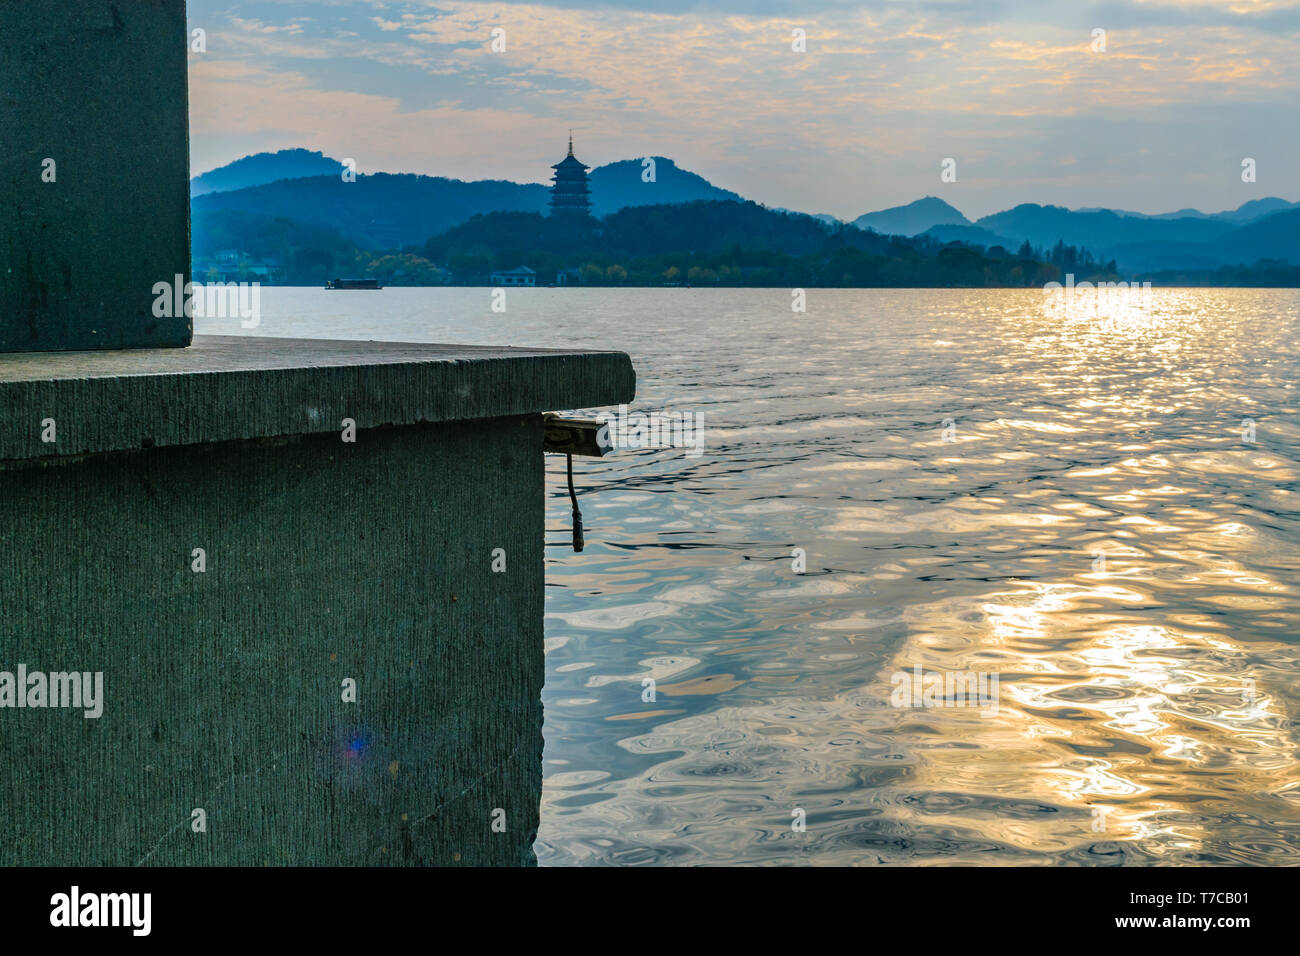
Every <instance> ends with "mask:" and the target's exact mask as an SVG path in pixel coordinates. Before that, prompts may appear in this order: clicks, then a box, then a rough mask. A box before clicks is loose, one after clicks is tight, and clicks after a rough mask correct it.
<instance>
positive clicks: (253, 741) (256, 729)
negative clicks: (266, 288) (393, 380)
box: [0, 357, 625, 865]
mask: <svg viewBox="0 0 1300 956" xmlns="http://www.w3.org/2000/svg"><path fill="white" fill-rule="evenodd" d="M624 360H625V357H624ZM588 384H590V383H588ZM251 400H252V399H251V398H250V401H251ZM177 411H178V412H179V410H177ZM540 445H541V419H540V416H538V415H531V414H530V415H522V416H515V417H508V418H493V419H487V420H481V421H475V422H454V423H444V424H437V425H433V424H427V425H414V426H407V427H390V428H374V429H370V430H362V431H361V432H360V433H359V434H358V440H357V441H356V443H355V444H348V443H344V442H343V441H341V438H340V434H339V433H338V432H332V433H326V434H320V435H313V436H307V437H302V438H297V439H277V440H268V441H237V442H223V443H216V444H205V445H194V446H184V447H174V448H154V449H151V450H147V451H133V452H112V453H108V454H97V455H92V456H89V457H71V458H60V459H55V460H52V461H51V460H46V461H40V460H27V461H11V462H9V463H7V464H5V465H4V466H3V467H0V502H3V514H4V527H3V532H2V533H3V544H2V545H0V581H2V582H3V583H4V586H3V588H0V670H4V671H11V672H12V671H14V670H15V668H16V667H17V665H18V664H19V663H23V664H26V666H27V668H28V670H29V671H44V672H50V671H70V670H77V671H91V672H93V671H102V672H103V675H104V676H103V688H104V690H103V696H104V701H103V714H102V716H101V717H99V718H98V719H87V718H85V717H84V716H83V714H82V712H81V711H80V710H66V709H64V710H56V709H40V708H27V709H0V754H3V758H4V767H3V772H0V817H2V818H3V824H2V826H3V839H0V865H12V864H58V865H99V864H118V865H122V864H126V865H130V864H136V863H141V862H143V863H145V864H172V865H176V864H243V865H263V864H270V865H281V864H395V865H411V864H457V863H459V864H520V863H526V862H530V861H531V860H532V851H531V843H532V839H533V835H534V834H535V832H536V828H537V814H538V802H539V798H540V793H541V751H542V712H541V701H540V692H541V686H542V679H543V661H542V590H543V577H542V548H543V460H542V454H541V451H540ZM195 548H203V549H205V551H206V571H205V572H203V573H196V572H195V571H194V570H192V562H193V560H194V559H193V557H192V552H193V549H195ZM496 548H501V549H503V550H504V552H505V568H506V570H505V571H504V572H500V573H498V572H494V571H493V550H494V549H496ZM345 678H353V679H355V680H356V683H357V702H356V703H345V702H344V701H343V700H342V692H341V687H342V683H341V682H342V681H343V680H344V679H345ZM196 808H203V809H204V810H205V812H206V816H207V832H205V833H195V832H193V829H192V822H191V821H192V811H193V810H194V809H196ZM497 808H500V809H502V810H504V812H505V817H504V823H505V832H494V831H493V829H492V814H493V811H494V810H495V809H497Z"/></svg>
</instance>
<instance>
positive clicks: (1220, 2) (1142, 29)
mask: <svg viewBox="0 0 1300 956" xmlns="http://www.w3.org/2000/svg"><path fill="white" fill-rule="evenodd" d="M189 18H190V27H191V31H193V30H195V29H202V30H203V31H204V34H205V37H204V40H205V45H206V50H205V51H204V52H194V51H191V54H190V108H191V118H190V126H191V168H192V170H193V172H194V174H196V175H197V174H198V173H201V172H206V171H207V170H210V169H212V168H214V167H216V166H220V165H223V164H225V163H228V162H230V161H232V160H235V159H238V158H239V157H241V156H245V155H248V154H250V153H256V152H262V151H274V150H277V149H286V148H291V147H304V148H307V149H318V150H321V151H323V152H324V153H325V154H326V155H328V156H331V157H335V158H338V159H343V158H351V159H354V160H355V161H356V164H357V168H358V169H359V170H360V171H361V172H363V173H364V172H378V171H386V172H414V173H426V174H429V175H437V176H448V177H452V178H457V179H510V180H514V181H516V182H545V181H547V180H548V178H549V176H550V172H551V171H550V168H549V167H550V165H551V164H552V163H555V162H558V161H559V160H560V159H561V158H563V156H564V153H565V150H566V147H567V136H568V131H569V129H570V128H573V130H574V140H575V152H576V154H577V155H578V157H579V158H580V159H581V160H583V162H585V163H588V164H590V165H593V166H596V165H602V164H604V163H608V162H613V161H616V160H620V159H636V158H640V157H643V156H648V155H654V156H667V157H669V158H671V159H673V160H674V161H675V162H676V163H677V164H678V165H679V166H681V167H684V168H686V169H689V170H691V171H693V172H696V173H699V174H700V175H702V176H704V177H705V178H706V179H708V180H710V181H711V182H713V183H714V184H716V185H718V186H721V187H723V188H727V189H732V190H734V191H736V192H738V193H740V194H741V195H742V196H744V197H746V198H748V199H753V200H755V201H758V202H762V203H765V204H767V205H769V206H777V207H784V208H790V209H797V210H800V211H803V212H809V213H831V214H832V215H835V216H839V217H841V218H845V219H852V218H854V217H856V216H858V215H861V214H862V213H865V212H871V211H874V210H877V209H882V208H886V207H890V206H896V205H901V204H903V203H906V202H910V201H912V200H914V199H919V198H921V197H923V196H928V195H933V196H938V197H940V198H942V199H945V200H947V201H948V202H950V203H952V204H953V205H954V206H956V207H957V208H958V209H960V210H961V211H962V212H963V213H965V214H966V215H967V216H969V217H970V218H972V219H973V218H976V217H978V216H982V215H986V214H988V213H992V212H996V211H998V210H1001V209H1006V208H1009V207H1011V206H1014V205H1017V204H1018V203H1023V202H1037V203H1044V204H1046V203H1051V204H1055V205H1061V206H1068V207H1070V208H1079V207H1094V206H1105V207H1109V208H1113V209H1124V210H1134V211H1138V212H1144V213H1160V212H1168V211H1172V210H1176V209H1181V208H1185V207H1196V208H1199V209H1202V210H1203V211H1206V212H1216V211H1219V210H1222V209H1230V208H1235V207H1236V206H1238V205H1240V204H1241V203H1242V202H1245V201H1246V200H1249V199H1257V198H1261V197H1264V196H1281V197H1283V198H1285V199H1290V200H1297V199H1300V183H1298V182H1297V179H1298V178H1300V0H1184V2H1176V3H1171V2H1156V0H1111V2H1099V3H1090V2H1066V0H1036V2H1033V0H914V2H908V0H888V2H886V0H878V2H858V3H852V2H839V0H791V2H787V3H779V2H775V0H749V2H746V0H713V2H710V0H704V2H684V0H663V2H659V3H644V2H623V3H602V2H582V0H580V2H542V3H536V2H534V3H472V2H461V0H224V2H223V0H190V2H189ZM494 29H499V30H503V31H504V41H505V44H504V45H505V49H504V50H494V49H493V48H492V47H493V36H492V33H493V30H494ZM795 30H802V31H804V34H805V35H806V49H805V50H803V51H802V52H800V51H796V50H795V49H793V48H792V47H793V46H794V45H795V40H794V33H793V31H795ZM1097 31H1104V34H1098V33H1097ZM1099 41H1104V43H1099ZM1103 45H1104V48H1101V47H1102V46H1103ZM947 159H951V160H953V161H954V164H952V165H951V166H950V167H949V168H950V169H952V170H953V171H954V172H955V176H956V179H955V181H950V182H945V181H943V177H942V171H943V168H944V161H945V160H947ZM1245 159H1253V160H1254V161H1255V175H1256V181H1255V182H1253V183H1249V182H1243V180H1242V162H1243V160H1245Z"/></svg>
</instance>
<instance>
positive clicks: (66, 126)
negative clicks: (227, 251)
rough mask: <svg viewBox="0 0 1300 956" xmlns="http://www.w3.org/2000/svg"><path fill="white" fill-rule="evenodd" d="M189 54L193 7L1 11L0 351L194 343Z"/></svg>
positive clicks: (165, 1)
mask: <svg viewBox="0 0 1300 956" xmlns="http://www.w3.org/2000/svg"><path fill="white" fill-rule="evenodd" d="M187 49H188V47H187V34H186V22H185V2H184V0H117V2H110V0H4V3H3V4H0V76H2V77H3V82H0V205H2V206H3V208H2V209H0V352H13V351H41V350H50V349H111V348H133V347H142V346H183V345H186V344H188V342H189V341H190V334H191V325H190V320H189V319H188V318H186V317H185V315H184V314H183V312H182V313H180V314H176V315H173V316H172V317H163V318H159V317H157V316H155V315H154V314H153V303H154V298H155V296H154V292H153V287H154V284H155V283H157V282H168V283H172V282H174V278H175V276H176V275H177V274H180V275H181V276H182V277H183V278H182V283H183V282H185V281H186V280H187V279H188V275H189V271H190V263H189V252H190V250H189V245H190V218H189V217H190V207H189V130H188V121H187V110H188V99H187V74H186V56H187ZM47 160H49V161H52V163H53V165H51V164H50V163H48V162H47Z"/></svg>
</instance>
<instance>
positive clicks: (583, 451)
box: [542, 412, 612, 551]
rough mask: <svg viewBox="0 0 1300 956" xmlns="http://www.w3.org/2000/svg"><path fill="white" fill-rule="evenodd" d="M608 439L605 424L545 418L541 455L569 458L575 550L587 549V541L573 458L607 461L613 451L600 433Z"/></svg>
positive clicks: (549, 414)
mask: <svg viewBox="0 0 1300 956" xmlns="http://www.w3.org/2000/svg"><path fill="white" fill-rule="evenodd" d="M602 429H604V430H605V435H606V436H608V435H609V430H608V429H607V428H605V423H604V422H592V421H585V420H583V419H581V418H561V417H560V416H559V415H557V414H555V413H554V412H547V413H546V415H545V416H543V418H542V451H544V452H545V451H549V452H555V453H556V454H560V455H564V456H566V462H565V464H566V466H567V467H566V471H567V473H568V479H569V501H570V502H572V503H573V550H574V551H581V550H582V549H583V548H584V547H586V538H585V536H584V535H583V531H582V512H581V511H579V510H578V493H577V491H575V490H574V488H573V456H574V455H586V456H587V457H589V458H604V457H605V453H606V452H608V451H611V450H612V446H611V445H609V444H602V442H601V440H600V438H601V435H600V433H601V430H602Z"/></svg>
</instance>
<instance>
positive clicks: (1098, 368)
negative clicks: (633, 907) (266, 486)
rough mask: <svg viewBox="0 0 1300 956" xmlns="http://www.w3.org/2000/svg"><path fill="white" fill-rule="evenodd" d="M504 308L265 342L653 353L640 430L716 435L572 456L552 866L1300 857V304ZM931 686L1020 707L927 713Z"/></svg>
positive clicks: (947, 706)
mask: <svg viewBox="0 0 1300 956" xmlns="http://www.w3.org/2000/svg"><path fill="white" fill-rule="evenodd" d="M1058 305H1059V304H1058ZM1094 305H1095V306H1097V307H1096V308H1094V307H1093V306H1094ZM490 306H491V300H490V292H489V290H487V289H387V290H384V291H383V292H380V293H365V292H358V293H338V292H325V291H323V290H315V289H265V290H263V292H262V309H263V317H262V323H261V326H260V327H259V328H258V329H256V330H254V332H253V334H258V335H274V336H304V337H324V338H373V339H389V340H399V341H430V342H455V343H467V344H485V345H487V344H490V345H523V346H551V347H565V348H607V349H621V350H624V351H627V352H628V353H630V354H631V356H632V359H633V362H634V364H635V366H636V369H637V373H638V377H639V382H638V387H637V400H636V402H635V404H634V406H633V410H634V411H644V412H651V411H691V412H701V413H703V416H704V419H703V421H704V426H705V432H704V451H703V454H702V455H701V456H699V457H696V458H691V457H688V456H687V455H686V454H684V453H683V452H682V451H680V450H656V451H647V450H642V451H631V450H628V451H620V452H619V453H618V454H616V455H614V456H612V457H610V458H606V459H603V460H587V459H581V460H577V461H576V462H575V470H576V473H577V483H578V486H579V493H580V501H581V504H582V508H583V515H584V518H585V523H586V527H587V541H588V544H587V550H586V551H584V552H583V553H582V554H574V553H572V552H571V551H570V550H569V549H568V548H567V547H565V546H554V547H548V548H547V584H548V587H547V619H546V646H547V668H546V689H545V693H544V701H545V707H546V751H545V765H544V774H545V789H544V794H543V804H542V826H541V831H540V833H539V837H538V843H537V854H538V858H539V860H540V862H541V863H542V864H544V865H547V864H550V865H564V864H575V863H580V864H602V863H607V864H646V863H668V864H735V863H796V862H798V863H827V864H868V865H879V864H1062V863H1075V864H1092V865H1120V864H1127V865H1133V864H1148V863H1297V862H1300V763H1298V762H1297V731H1296V727H1295V722H1294V719H1293V718H1294V716H1295V715H1296V714H1297V713H1298V712H1300V681H1298V680H1297V674H1298V673H1300V671H1298V667H1297V665H1298V662H1300V636H1298V632H1300V603H1298V599H1297V586H1298V585H1300V493H1298V492H1300V484H1298V478H1300V417H1298V414H1300V410H1298V408H1297V405H1298V404H1300V400H1298V396H1297V379H1298V378H1300V354H1298V347H1297V333H1298V332H1300V322H1298V321H1297V314H1298V312H1300V292H1297V291H1294V290H1155V291H1153V292H1152V293H1151V294H1150V295H1149V296H1147V297H1145V298H1142V297H1135V298H1134V299H1133V300H1128V299H1117V298H1115V297H1112V298H1110V299H1109V300H1107V301H1105V302H1100V303H1097V302H1094V301H1092V300H1089V299H1088V298H1087V296H1086V295H1085V296H1082V297H1081V298H1080V299H1079V300H1077V301H1076V302H1075V303H1074V305H1073V306H1072V307H1070V308H1068V309H1067V308H1059V307H1056V306H1053V305H1052V304H1051V303H1050V302H1049V301H1048V300H1046V299H1045V296H1044V293H1043V292H1042V291H1041V290H1033V291H1019V290H1015V291H1003V290H995V291H988V290H979V291H967V290H939V291H936V290H809V293H808V299H807V311H806V313H803V314H798V313H794V312H792V310H791V293H790V290H788V289H774V290H758V289H744V290H736V289H528V290H510V291H509V293H508V299H507V306H508V310H507V311H506V312H505V313H494V312H492V311H491V307H490ZM197 325H198V331H200V332H212V333H224V334H230V333H238V332H240V331H241V330H240V329H239V328H238V327H237V326H238V323H235V322H222V321H215V320H214V321H204V320H199V321H198V322H197ZM1247 419H1248V420H1249V421H1245V420H1247ZM945 420H948V421H945ZM1251 423H1253V427H1254V434H1253V436H1252V435H1251V434H1250V429H1251ZM1252 437H1253V439H1254V440H1253V441H1251V440H1250V439H1251V438H1252ZM548 468H549V472H550V478H549V480H548V487H547V492H548V499H549V505H548V528H550V529H551V533H550V534H549V535H548V539H549V540H550V541H552V542H556V543H557V544H558V545H564V544H565V543H566V542H567V539H568V527H569V509H568V500H567V493H566V491H565V489H564V485H563V481H562V478H563V459H562V458H560V457H558V456H548ZM796 549H801V551H802V553H803V554H804V555H805V559H804V560H805V561H806V570H805V572H804V573H797V571H796V568H795V564H796V562H797V552H796ZM917 668H920V673H921V675H922V681H924V679H925V677H927V676H928V675H933V674H938V675H954V674H956V675H968V674H979V675H983V677H982V678H981V679H983V680H984V681H985V683H986V686H989V687H991V686H993V682H992V678H993V677H994V676H996V678H997V682H996V687H997V693H996V695H990V696H988V697H985V698H983V699H981V700H980V701H978V702H977V703H979V704H980V705H981V706H978V707H959V706H953V705H955V704H956V703H960V702H968V701H962V700H961V699H960V696H959V695H958V696H954V695H952V694H949V693H948V692H947V691H945V692H944V693H940V694H938V695H937V696H933V695H932V696H931V697H930V699H929V700H928V701H927V700H926V699H924V698H921V699H920V700H917V701H912V702H911V703H912V704H919V705H920V706H895V704H898V703H899V702H900V701H899V700H898V697H897V694H896V691H897V690H898V689H899V688H900V687H904V686H905V687H908V688H911V687H912V686H913V684H912V682H911V680H912V678H911V677H909V678H908V679H907V680H906V681H904V680H903V679H902V678H896V677H895V675H897V674H900V673H901V674H905V675H915V674H916V673H917V670H916V669H917ZM646 677H651V678H653V679H654V681H655V700H654V701H653V702H649V701H645V700H643V699H642V696H643V679H644V678H646ZM921 686H923V687H924V684H922V685H921ZM891 698H892V699H891ZM903 703H904V704H906V703H907V702H906V701H903ZM926 704H929V705H931V706H925V705H926ZM797 810H801V811H803V814H802V817H801V816H800V815H799V814H798V813H797V812H796V811H797ZM801 819H802V820H804V821H806V829H803V830H802V831H801V830H800V829H798V827H797V826H796V825H797V824H798V823H799V822H800V820H801Z"/></svg>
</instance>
